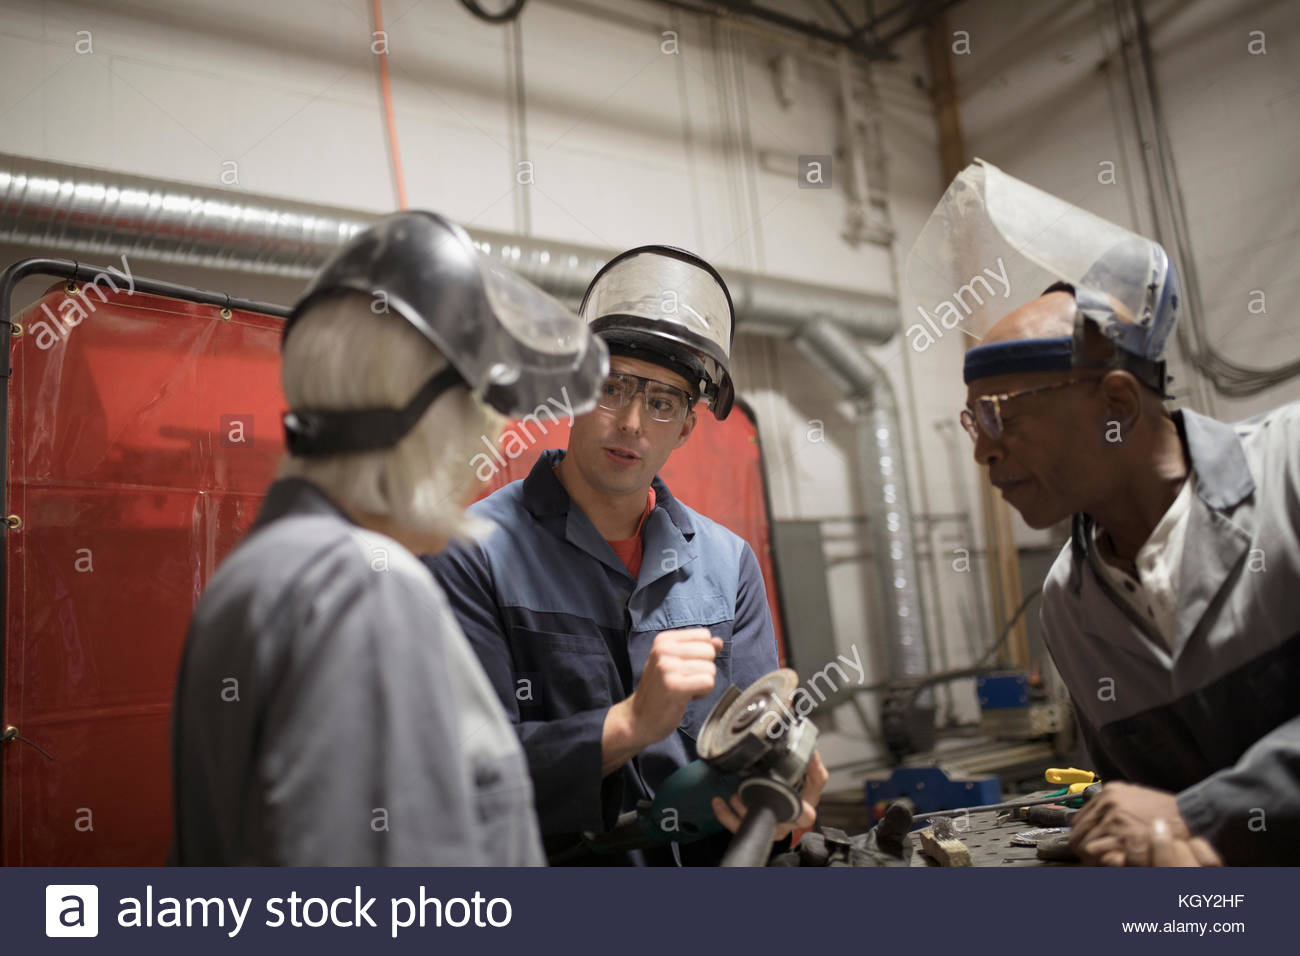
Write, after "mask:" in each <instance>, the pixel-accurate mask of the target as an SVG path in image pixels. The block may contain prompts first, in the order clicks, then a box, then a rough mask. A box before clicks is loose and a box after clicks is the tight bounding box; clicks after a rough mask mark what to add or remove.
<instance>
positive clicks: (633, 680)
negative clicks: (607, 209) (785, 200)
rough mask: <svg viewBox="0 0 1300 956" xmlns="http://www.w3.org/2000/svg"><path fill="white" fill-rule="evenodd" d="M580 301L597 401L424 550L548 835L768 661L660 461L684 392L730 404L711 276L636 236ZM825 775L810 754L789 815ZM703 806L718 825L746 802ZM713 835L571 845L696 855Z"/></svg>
mask: <svg viewBox="0 0 1300 956" xmlns="http://www.w3.org/2000/svg"><path fill="white" fill-rule="evenodd" d="M582 315H583V317H584V318H585V319H586V320H587V321H588V322H589V323H590V324H591V328H592V330H593V331H594V332H596V333H597V334H598V335H600V336H601V337H602V338H603V339H604V340H605V342H606V344H607V345H608V346H609V349H610V375H609V378H608V379H607V380H606V382H605V384H604V386H603V388H602V390H601V393H600V398H599V407H597V408H596V410H595V411H593V412H590V413H588V414H586V415H582V416H579V417H578V418H576V419H575V420H574V422H573V428H572V433H571V435H570V439H569V447H568V450H567V452H566V451H560V450H558V449H557V450H551V451H547V452H545V453H543V455H542V457H541V459H540V460H539V461H538V462H537V464H536V465H535V466H534V467H533V469H532V472H531V473H530V474H529V476H528V477H527V478H525V479H524V480H523V481H517V482H514V483H512V484H510V485H507V486H506V487H505V488H502V489H500V490H499V491H497V492H496V493H494V494H492V495H490V496H488V497H487V498H485V499H484V500H482V501H480V502H478V503H477V504H475V505H474V506H473V507H472V508H471V509H470V510H471V513H472V514H474V515H476V516H477V517H479V518H482V519H486V520H488V521H489V522H491V524H492V529H491V531H490V532H488V533H487V534H486V535H484V536H481V537H480V538H479V540H477V541H475V542H473V543H468V544H461V545H456V546H453V547H452V548H451V549H449V550H447V551H445V552H443V553H442V554H439V555H437V556H435V557H427V558H425V559H424V560H425V562H426V563H427V564H428V565H429V567H430V568H431V569H432V571H433V573H434V575H435V576H436V577H437V579H438V581H439V583H440V584H441V585H442V587H443V588H444V589H445V590H446V592H447V597H448V599H449V600H450V603H451V606H452V609H453V610H454V611H455V613H456V615H457V617H458V619H459V621H460V624H461V626H462V628H463V629H464V631H465V634H466V636H467V637H468V638H469V640H470V643H471V645H472V646H473V648H474V650H475V651H476V652H477V653H478V656H479V658H480V660H481V661H482V663H483V667H484V669H485V670H486V671H487V674H488V677H489V678H490V679H491V681H492V684H493V686H494V687H495V688H496V691H497V693H498V694H499V695H500V698H501V702H502V703H503V704H504V705H505V708H506V712H507V714H509V716H510V718H511V720H513V721H514V722H515V724H516V726H517V729H518V731H519V736H520V738H521V739H522V741H523V745H524V751H525V753H526V754H527V757H528V764H529V770H530V773H531V774H532V778H533V785H534V789H535V795H536V806H537V812H538V816H539V819H540V821H541V829H542V835H543V839H544V842H545V844H546V847H547V850H548V852H550V853H551V854H555V853H561V852H563V851H565V850H569V849H571V848H572V847H573V846H574V845H575V844H577V843H578V842H579V840H580V835H581V834H582V833H583V832H584V831H593V832H597V833H599V832H604V831H607V830H609V829H611V828H612V827H613V826H614V825H615V822H616V820H617V819H618V817H619V816H620V815H621V814H623V813H625V812H627V811H631V810H634V809H635V808H636V805H637V802H638V801H641V800H649V799H652V798H653V796H654V793H655V790H656V788H658V787H659V786H660V785H662V783H663V782H664V780H666V779H667V778H668V777H669V776H670V775H671V774H672V773H673V772H674V771H675V770H677V769H678V768H680V767H682V766H684V765H686V764H687V763H689V762H690V761H692V760H694V759H695V756H696V753H695V740H696V737H697V735H698V733H699V730H700V727H701V725H702V724H703V721H704V718H705V717H706V716H707V715H708V712H709V709H710V708H711V707H712V706H713V704H714V702H715V701H716V700H717V698H718V697H719V696H720V695H721V694H722V692H723V691H724V690H725V689H726V688H727V687H728V685H730V684H736V685H738V686H740V687H745V686H747V685H748V684H750V683H751V682H753V681H754V680H755V679H757V678H758V677H761V676H762V675H763V674H765V673H767V672H769V671H771V670H773V669H775V668H776V667H777V653H776V650H777V649H776V638H775V635H774V633H773V630H772V617H771V613H770V611H769V609H768V606H767V599H766V592H765V590H764V586H763V577H762V573H761V571H760V570H759V566H758V560H757V559H756V558H755V556H754V552H753V550H752V549H751V548H750V547H749V545H748V544H747V543H746V542H745V541H744V540H743V539H742V538H740V537H739V536H737V535H735V534H733V533H732V532H730V531H728V530H727V529H725V528H723V527H722V526H721V525H718V524H716V523H714V522H713V521H710V520H709V519H708V518H705V517H704V516H702V515H700V514H698V513H696V512H695V511H693V510H692V509H690V508H688V507H687V506H686V505H684V504H682V503H681V502H680V501H678V500H677V499H675V498H674V497H673V496H672V493H671V492H670V491H669V490H668V488H667V486H666V485H665V484H664V483H663V481H661V480H660V479H659V478H658V476H657V472H658V471H659V469H660V468H661V467H662V466H663V464H664V463H665V462H666V461H667V460H668V456H669V455H670V454H671V453H672V452H673V450H674V449H677V448H680V447H681V446H682V445H683V444H685V443H686V440H687V439H688V438H689V437H690V434H691V432H692V431H693V430H694V428H695V424H696V421H697V416H698V411H697V405H699V404H701V403H707V405H708V406H709V408H710V410H711V411H712V412H713V414H714V415H715V416H717V417H718V418H719V419H723V418H725V417H726V416H727V414H728V413H729V412H730V411H731V406H732V403H733V400H734V394H735V393H734V388H733V385H732V382H731V375H730V372H729V370H728V364H729V359H730V352H731V344H732V339H733V337H734V312H733V309H732V304H731V296H730V294H729V292H728V291H727V287H726V284H725V283H724V282H723V281H722V278H721V276H719V275H718V273H717V272H716V270H714V269H713V268H712V267H711V266H710V265H709V264H708V263H706V262H704V261H703V260H702V259H699V258H698V257H696V256H694V255H692V254H690V253H688V252H685V251H683V250H681V249H675V248H672V247H668V246H642V247H639V248H636V249H632V250H629V251H628V252H625V253H623V254H622V255H619V256H617V257H615V258H614V259H613V260H611V261H610V262H609V263H607V264H606V265H605V267H604V268H603V269H601V271H600V272H599V273H598V274H597V275H596V277H595V279H593V280H592V283H591V285H590V286H589V287H588V289H587V293H586V296H585V297H584V299H583V304H582ZM825 782H826V770H825V768H824V767H823V765H822V763H821V760H820V758H819V757H816V756H814V759H813V762H812V763H811V764H810V767H809V772H808V776H807V779H806V781H805V787H804V794H803V796H804V814H803V816H802V817H801V818H800V820H799V821H798V824H797V825H798V826H809V825H811V823H812V822H813V818H814V815H815V810H814V807H815V805H816V803H817V800H818V798H819V796H820V793H821V789H822V787H823V786H824V784H825ZM714 811H715V813H716V814H717V816H718V819H719V820H720V821H722V823H723V824H724V825H726V827H727V828H728V829H730V830H733V831H734V830H735V829H736V827H737V826H738V825H739V818H740V816H742V815H743V806H742V805H741V804H740V802H739V798H733V800H732V803H731V804H730V805H727V804H724V803H723V802H722V801H720V800H718V801H715V803H714ZM790 829H791V828H790V827H789V826H786V827H783V828H782V829H781V830H780V831H779V835H781V836H784V835H785V834H787V833H789V832H790ZM728 839H729V837H728V834H725V833H723V834H721V835H720V836H718V837H713V838H709V839H705V840H701V841H698V842H695V843H688V844H684V845H679V844H671V845H668V846H662V847H657V848H652V849H647V850H641V851H632V852H630V853H614V854H607V855H601V856H587V857H583V858H581V859H580V862H583V863H587V864H602V863H613V864H652V865H656V864H657V865H674V864H686V865H712V864H716V863H717V862H718V860H719V859H720V858H721V856H722V853H723V851H724V850H725V849H726V845H727V842H728Z"/></svg>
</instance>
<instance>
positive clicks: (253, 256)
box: [0, 154, 898, 343]
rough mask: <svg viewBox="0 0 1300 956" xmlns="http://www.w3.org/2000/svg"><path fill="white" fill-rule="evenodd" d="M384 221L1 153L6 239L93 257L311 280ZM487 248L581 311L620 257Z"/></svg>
mask: <svg viewBox="0 0 1300 956" xmlns="http://www.w3.org/2000/svg"><path fill="white" fill-rule="evenodd" d="M377 218H379V216H378V214H375V213H367V212H358V211H355V210H348V209H341V208H338V207H334V206H321V205H314V204H310V203H301V202H292V201H288V200H282V199H273V198H270V197H265V196H257V195H255V194H249V193H243V192H239V191H236V190H232V189H218V188H213V187H203V186H191V185H188V184H183V183H166V182H159V181H156V180H152V179H145V178H143V177H139V176H128V175H125V174H122V173H109V172H104V171H101V170H95V169H88V168H84V167H78V166H69V165H65V164H62V163H51V162H44V161H40V160H34V159H23V158H19V157H16V156H9V155H5V154H0V241H9V242H14V243H21V244H24V245H31V246H34V247H38V248H49V247H55V248H59V249H70V250H75V251H77V252H85V253H87V254H100V255H108V256H110V257H111V258H113V259H116V258H117V257H118V256H120V255H122V254H123V253H125V254H126V255H127V257H128V258H141V259H152V260H155V261H158V262H174V263H182V264H186V265H197V266H204V267H208V268H213V269H230V270H238V271H249V272H259V273H263V274H270V275H280V276H288V277H302V278H306V277H307V276H309V275H311V274H312V272H314V271H315V269H316V267H317V266H319V265H320V264H321V263H322V262H324V261H325V259H326V258H327V257H328V256H329V254H330V253H331V252H332V251H333V250H334V249H335V248H337V247H338V246H339V245H340V244H342V243H343V242H346V241H347V240H348V239H349V238H351V237H352V236H353V235H354V234H356V233H357V232H359V231H360V230H362V229H364V228H365V227H366V226H368V225H369V224H370V223H372V222H374V221H375V220H376V219H377ZM469 232H470V235H471V236H472V237H473V238H474V240H475V242H476V243H478V245H479V247H480V248H481V249H482V250H483V251H485V252H487V253H489V254H490V255H493V256H496V257H497V258H499V259H501V260H502V261H503V262H505V263H506V264H508V265H509V266H510V267H511V268H513V269H515V270H516V271H517V272H519V273H520V274H521V275H523V276H525V277H526V278H528V279H529V280H530V281H532V282H534V283H536V284H537V285H539V286H541V287H542V288H543V289H545V290H546V291H547V292H550V293H551V294H552V295H554V296H556V297H557V298H560V299H565V300H567V301H571V302H576V301H577V300H578V299H580V298H581V297H582V293H583V291H584V290H585V289H586V287H587V283H588V281H590V279H591V277H592V276H593V275H595V274H596V272H597V270H598V269H599V268H600V267H601V266H602V265H604V264H605V262H606V261H607V260H608V259H609V258H610V256H611V255H613V253H612V252H611V251H610V250H607V249H600V248H597V247H594V246H582V245H576V244H574V243H566V242H554V241H551V240H547V239H533V238H521V237H519V236H514V235H511V234H509V233H503V232H495V231H493V230H489V229H475V228H471V229H470V230H469ZM727 282H728V284H729V285H730V286H731V290H732V295H733V297H734V299H735V305H736V314H737V317H738V319H739V320H740V322H741V323H742V325H741V326H740V328H741V329H742V331H747V328H746V325H745V323H752V324H754V325H755V326H761V325H763V324H765V323H766V324H771V323H776V324H778V325H782V326H784V325H786V324H788V321H789V316H790V315H791V314H804V313H808V312H812V313H815V314H816V315H818V316H819V317H821V318H825V319H827V320H829V321H832V322H835V323H836V324H838V325H840V326H842V327H843V328H845V329H846V330H848V331H850V332H852V333H853V334H854V335H856V336H859V337H861V338H863V339H865V340H866V341H869V342H877V343H880V342H885V341H887V340H888V339H889V338H890V337H891V336H892V335H893V334H894V333H895V331H896V330H897V329H898V308H897V305H896V303H894V302H893V301H892V300H891V299H889V298H887V297H884V296H872V295H866V294H864V293H860V292H853V291H850V290H847V289H844V290H840V289H827V288H824V287H822V286H817V285H812V284H810V283H806V282H795V281H793V280H789V279H774V278H772V277H770V276H765V275H758V274H756V273H752V272H741V271H737V270H731V269H728V270H727Z"/></svg>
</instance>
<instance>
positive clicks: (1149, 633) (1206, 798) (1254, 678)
mask: <svg viewBox="0 0 1300 956" xmlns="http://www.w3.org/2000/svg"><path fill="white" fill-rule="evenodd" d="M1174 420H1175V422H1176V423H1177V425H1178V433H1179V436H1180V438H1181V440H1182V442H1183V447H1184V449H1185V450H1186V453H1187V457H1188V460H1189V461H1190V463H1191V467H1192V469H1193V470H1194V472H1195V474H1196V494H1195V496H1194V497H1193V500H1192V504H1191V512H1190V515H1189V516H1188V519H1187V522H1188V523H1187V531H1186V538H1185V541H1184V544H1183V553H1182V561H1181V569H1180V570H1179V572H1178V580H1177V582H1176V590H1175V594H1176V595H1177V601H1178V608H1177V618H1176V628H1175V632H1174V635H1173V642H1172V648H1171V649H1170V650H1166V649H1165V645H1164V643H1163V642H1162V641H1161V640H1160V639H1159V638H1158V636H1157V635H1156V634H1155V632H1154V630H1153V629H1152V625H1151V624H1150V623H1149V622H1147V621H1145V620H1143V619H1142V617H1141V616H1140V615H1139V614H1137V613H1136V612H1135V611H1134V610H1133V609H1132V608H1131V606H1130V605H1129V603H1128V602H1127V601H1126V600H1124V598H1123V597H1122V596H1121V595H1119V594H1118V593H1116V591H1115V590H1114V588H1113V587H1112V586H1111V584H1110V582H1109V581H1108V580H1107V578H1106V576H1105V574H1104V573H1102V572H1101V570H1100V567H1099V562H1100V560H1101V559H1100V557H1099V556H1098V554H1097V551H1096V548H1095V547H1094V545H1093V522H1092V520H1091V518H1089V517H1088V516H1086V515H1076V516H1075V520H1074V533H1073V536H1072V539H1071V541H1070V543H1069V544H1067V545H1066V546H1065V548H1064V549H1063V550H1062V551H1061V553H1060V555H1059V556H1058V557H1057V559H1056V563H1055V564H1054V565H1053V566H1052V570H1051V572H1050V574H1049V575H1048V578H1047V582H1046V584H1045V585H1044V587H1043V609H1042V623H1043V630H1044V634H1045V639H1046V643H1047V647H1048V650H1049V651H1050V652H1051V654H1052V658H1053V660H1054V661H1055V662H1056V666H1057V668H1058V669H1059V670H1060V672H1061V676H1062V677H1063V678H1064V680H1065V684H1066V686H1067V687H1068V688H1069V690H1070V694H1071V697H1072V698H1073V700H1074V706H1075V711H1076V715H1077V717H1078V721H1079V727H1080V730H1081V733H1082V736H1083V740H1084V743H1085V745H1086V747H1087V749H1088V752H1089V755H1090V757H1091V759H1092V761H1093V767H1094V769H1095V770H1097V772H1098V773H1100V774H1101V776H1102V778H1103V779H1105V780H1128V781H1131V782H1133V783H1138V784H1144V785H1147V786H1151V787H1158V788H1160V789H1163V790H1168V791H1172V792H1175V793H1177V794H1178V808H1179V811H1180V812H1181V814H1182V816H1183V818H1184V819H1185V820H1186V822H1187V825H1188V827H1189V829H1190V830H1191V831H1192V832H1193V833H1194V834H1197V835H1200V836H1204V837H1206V838H1207V839H1208V840H1209V841H1210V842H1211V843H1212V844H1213V845H1214V846H1215V848H1216V849H1217V850H1218V851H1219V853H1220V854H1221V855H1222V856H1223V858H1224V860H1225V861H1226V862H1227V863H1230V864H1287V863H1290V864H1295V863H1300V404H1292V405H1286V406H1283V407H1282V408H1279V409H1277V410H1275V411H1273V412H1271V413H1269V414H1267V415H1262V416H1259V417H1257V418H1253V419H1250V420H1248V421H1245V422H1242V423H1240V424H1238V425H1235V426H1234V425H1228V424H1225V423H1223V422H1219V421H1215V420H1214V419H1211V418H1206V417H1204V416H1202V415H1197V414H1196V413H1194V412H1190V411H1185V410H1184V411H1178V412H1175V413H1174Z"/></svg>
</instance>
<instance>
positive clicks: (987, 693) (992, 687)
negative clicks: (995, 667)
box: [975, 671, 1029, 710]
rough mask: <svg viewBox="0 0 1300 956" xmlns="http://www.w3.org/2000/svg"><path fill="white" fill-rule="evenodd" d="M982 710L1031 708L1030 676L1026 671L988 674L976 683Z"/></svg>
mask: <svg viewBox="0 0 1300 956" xmlns="http://www.w3.org/2000/svg"><path fill="white" fill-rule="evenodd" d="M975 690H976V693H977V694H978V695H979V701H980V709H981V710H1009V709H1011V708H1012V707H1028V706H1029V675H1028V674H1026V673H1025V672H1024V671H1007V672H1006V673H1003V674H986V675H984V676H983V677H979V678H977V679H976V681H975Z"/></svg>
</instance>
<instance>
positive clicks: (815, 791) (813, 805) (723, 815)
mask: <svg viewBox="0 0 1300 956" xmlns="http://www.w3.org/2000/svg"><path fill="white" fill-rule="evenodd" d="M830 777H831V775H830V773H829V771H827V769H826V765H825V764H824V763H822V756H821V754H820V753H818V752H816V751H813V755H812V759H811V760H809V761H808V770H807V772H806V773H805V774H804V778H803V792H802V794H801V796H802V798H803V812H802V813H800V814H799V819H798V820H796V821H794V823H783V824H781V825H780V826H779V827H777V828H776V835H775V836H774V837H772V841H773V842H776V841H777V840H783V839H785V838H786V837H787V836H789V835H790V834H791V833H793V832H794V831H795V830H807V829H809V828H811V827H812V825H813V824H814V823H816V822H817V803H818V802H819V801H820V800H821V798H822V788H823V787H825V786H826V781H827V780H829V779H830ZM713 815H714V816H715V817H717V818H718V822H719V823H721V824H722V825H723V826H724V827H726V828H727V829H728V830H730V831H731V832H732V833H735V832H736V831H737V830H739V829H740V823H741V821H742V820H744V819H745V803H744V801H743V800H741V799H740V794H738V793H733V794H732V795H731V802H730V803H728V802H727V801H725V800H723V799H722V798H721V797H714V798H713Z"/></svg>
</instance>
